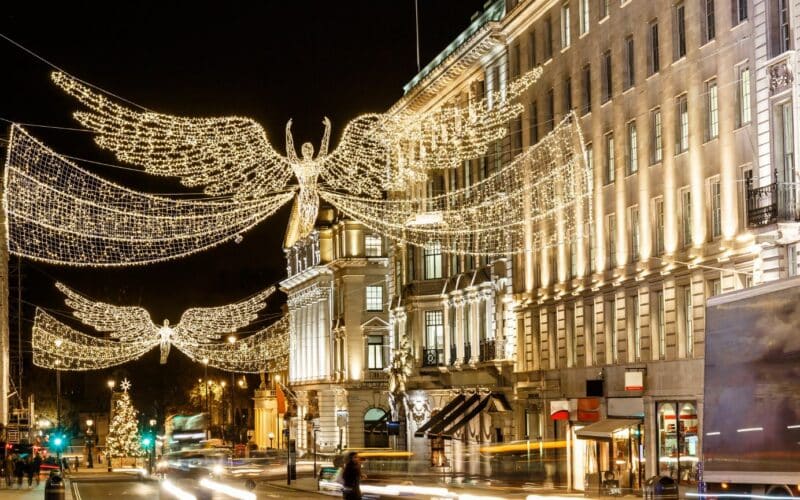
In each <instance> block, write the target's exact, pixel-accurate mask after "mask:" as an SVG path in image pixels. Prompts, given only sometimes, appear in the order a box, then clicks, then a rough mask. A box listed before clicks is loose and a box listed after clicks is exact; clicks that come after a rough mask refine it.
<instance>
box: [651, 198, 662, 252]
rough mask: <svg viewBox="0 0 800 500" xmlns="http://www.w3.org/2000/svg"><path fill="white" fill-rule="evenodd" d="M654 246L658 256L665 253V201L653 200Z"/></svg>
mask: <svg viewBox="0 0 800 500" xmlns="http://www.w3.org/2000/svg"><path fill="white" fill-rule="evenodd" d="M653 230H654V232H655V234H654V235H653V236H654V237H653V244H654V250H655V254H656V255H662V254H663V253H664V199H663V198H661V197H658V198H654V199H653Z"/></svg>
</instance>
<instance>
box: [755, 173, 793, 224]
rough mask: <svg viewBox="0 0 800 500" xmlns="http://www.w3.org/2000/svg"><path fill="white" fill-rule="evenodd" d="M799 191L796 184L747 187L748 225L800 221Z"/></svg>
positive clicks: (778, 183) (783, 183) (782, 183)
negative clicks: (799, 208) (799, 207)
mask: <svg viewBox="0 0 800 500" xmlns="http://www.w3.org/2000/svg"><path fill="white" fill-rule="evenodd" d="M797 201H798V190H797V186H796V185H795V184H794V183H785V182H773V183H772V184H769V185H767V186H763V187H759V188H752V187H750V186H748V187H747V224H748V225H749V226H750V227H759V226H768V225H770V224H774V223H776V222H788V221H795V222H796V221H800V210H798V206H797Z"/></svg>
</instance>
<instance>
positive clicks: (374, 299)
mask: <svg viewBox="0 0 800 500" xmlns="http://www.w3.org/2000/svg"><path fill="white" fill-rule="evenodd" d="M367 311H373V312H379V311H383V287H382V286H381V285H370V286H368V287H367Z"/></svg>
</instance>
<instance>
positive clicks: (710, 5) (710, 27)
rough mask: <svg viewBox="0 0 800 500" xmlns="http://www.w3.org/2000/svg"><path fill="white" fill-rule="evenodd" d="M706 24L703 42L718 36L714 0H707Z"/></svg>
mask: <svg viewBox="0 0 800 500" xmlns="http://www.w3.org/2000/svg"><path fill="white" fill-rule="evenodd" d="M704 4H705V5H704V6H705V17H704V19H703V20H704V21H705V26H703V28H704V29H703V42H706V43H707V42H710V41H711V40H713V39H714V38H715V37H716V36H717V26H716V16H715V12H714V0H705V2H704Z"/></svg>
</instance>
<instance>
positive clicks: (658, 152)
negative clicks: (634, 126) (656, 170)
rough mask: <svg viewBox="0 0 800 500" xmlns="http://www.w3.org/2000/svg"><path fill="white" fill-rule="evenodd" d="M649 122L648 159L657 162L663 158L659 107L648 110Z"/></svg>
mask: <svg viewBox="0 0 800 500" xmlns="http://www.w3.org/2000/svg"><path fill="white" fill-rule="evenodd" d="M650 124H651V126H652V128H653V129H652V132H651V133H650V136H651V140H652V142H651V146H650V148H651V152H650V157H651V158H650V161H651V162H652V163H658V162H660V161H661V160H662V159H663V158H664V141H663V135H662V127H661V109H659V108H656V109H654V110H653V111H651V112H650Z"/></svg>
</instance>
